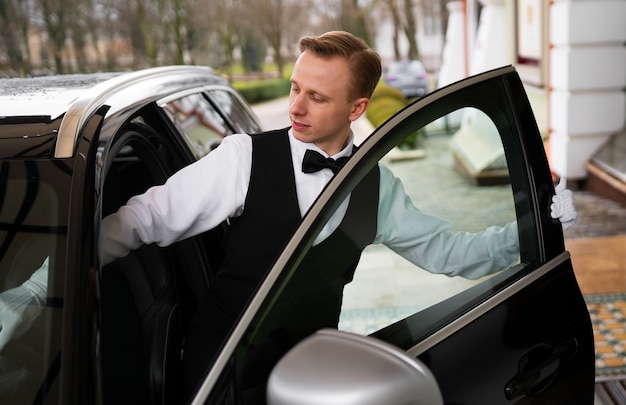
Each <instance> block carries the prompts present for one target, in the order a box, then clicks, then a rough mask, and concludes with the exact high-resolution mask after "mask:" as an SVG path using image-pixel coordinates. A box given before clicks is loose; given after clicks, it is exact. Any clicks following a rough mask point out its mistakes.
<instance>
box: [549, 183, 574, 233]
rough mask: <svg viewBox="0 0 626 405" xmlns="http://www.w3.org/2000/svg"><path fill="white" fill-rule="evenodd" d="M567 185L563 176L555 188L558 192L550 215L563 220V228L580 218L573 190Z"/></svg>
mask: <svg viewBox="0 0 626 405" xmlns="http://www.w3.org/2000/svg"><path fill="white" fill-rule="evenodd" d="M565 187H566V181H565V177H561V180H560V181H559V184H557V186H556V187H555V189H554V191H555V192H556V194H555V195H554V196H553V197H552V204H551V205H550V216H551V217H552V218H554V219H558V220H560V221H561V226H562V227H563V230H566V229H567V228H569V227H570V226H572V225H574V224H575V223H576V220H577V219H578V213H577V212H576V209H575V208H574V200H573V199H572V192H571V191H570V190H568V189H566V188H565Z"/></svg>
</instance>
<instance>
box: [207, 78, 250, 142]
mask: <svg viewBox="0 0 626 405" xmlns="http://www.w3.org/2000/svg"><path fill="white" fill-rule="evenodd" d="M206 95H207V97H208V99H209V100H210V101H211V102H212V103H213V105H214V106H215V108H216V109H219V110H220V111H222V112H223V113H224V116H225V117H226V119H228V120H229V121H230V123H231V125H232V127H233V131H234V132H236V133H243V134H253V133H256V132H260V131H261V127H260V125H259V124H258V122H257V119H256V117H254V115H253V114H252V112H251V111H250V109H249V108H248V107H247V106H246V104H245V103H244V101H243V100H242V99H241V97H240V96H239V95H238V94H236V93H235V92H234V91H232V90H231V89H211V90H208V91H207V92H206Z"/></svg>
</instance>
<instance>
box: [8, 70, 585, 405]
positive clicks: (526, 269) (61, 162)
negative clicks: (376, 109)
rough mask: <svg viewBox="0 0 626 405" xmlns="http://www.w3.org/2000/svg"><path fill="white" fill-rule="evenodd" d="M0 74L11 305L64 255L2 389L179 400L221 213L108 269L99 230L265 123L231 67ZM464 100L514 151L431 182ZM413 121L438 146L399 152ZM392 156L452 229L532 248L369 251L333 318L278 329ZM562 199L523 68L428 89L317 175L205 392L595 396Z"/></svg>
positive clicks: (360, 400)
mask: <svg viewBox="0 0 626 405" xmlns="http://www.w3.org/2000/svg"><path fill="white" fill-rule="evenodd" d="M0 89H2V95H0V291H1V292H2V293H0V299H2V295H1V294H3V293H5V292H7V291H11V290H12V289H13V288H15V287H17V286H19V285H20V284H21V283H23V282H24V280H26V279H28V278H29V277H30V275H31V274H32V273H33V272H34V271H36V270H37V269H38V268H39V267H40V266H42V263H44V262H45V263H47V265H48V269H49V271H48V283H47V294H46V296H47V297H46V299H45V305H44V306H43V308H42V311H41V313H40V315H39V316H38V317H37V319H36V320H35V321H34V323H33V324H32V325H31V326H30V328H29V329H28V330H26V331H24V332H23V334H21V335H20V336H16V337H15V338H14V339H13V340H12V341H11V342H9V343H8V344H7V346H6V347H5V348H4V349H3V350H2V352H0V403H7V404H8V403H23V404H26V403H46V404H64V405H65V404H87V403H105V404H107V403H111V404H121V403H132V404H138V403H150V404H165V403H168V404H180V403H182V402H183V399H182V396H181V385H182V381H181V375H182V371H181V370H182V368H181V357H182V356H183V355H184V353H182V347H183V342H184V339H185V335H186V333H187V326H188V322H189V318H190V316H191V314H192V313H193V311H194V309H195V307H196V305H197V303H198V301H199V300H201V299H202V297H203V295H204V292H205V291H206V289H207V287H208V286H209V285H210V283H211V279H212V275H213V274H214V271H215V269H216V268H217V266H218V265H219V261H220V258H221V238H222V235H223V232H227V224H224V226H220V227H217V228H216V229H213V230H210V231H207V232H206V233H204V234H202V235H199V236H197V237H194V238H190V239H187V240H184V241H181V242H178V243H176V244H174V245H172V246H169V247H158V246H155V245H146V246H142V247H141V248H139V249H137V250H136V251H133V252H131V254H129V255H128V256H127V257H125V258H123V259H120V260H118V261H116V262H113V263H111V264H109V265H107V266H106V267H105V268H101V267H100V265H99V258H98V246H97V235H98V229H99V224H100V221H101V220H102V218H103V217H104V216H106V215H108V214H109V213H111V212H114V211H115V210H116V209H117V208H118V207H119V206H120V205H122V204H124V203H125V202H126V201H127V200H128V198H130V197H131V196H132V195H135V194H138V193H141V192H143V191H145V190H146V189H147V188H148V187H150V186H152V185H154V184H160V183H163V182H164V181H165V180H166V179H167V178H168V176H170V175H171V174H172V173H174V172H175V171H177V170H179V169H180V168H182V167H184V166H185V165H188V164H189V163H191V162H193V161H195V160H197V159H199V158H201V157H202V156H204V155H205V154H207V153H210V151H211V150H212V149H213V148H214V147H216V146H217V145H219V142H220V140H221V139H222V138H223V137H224V136H228V135H229V134H232V133H235V132H246V133H251V132H258V131H260V130H261V128H260V125H259V123H258V120H257V118H256V117H255V116H254V114H253V113H252V112H251V110H250V108H249V107H248V106H247V105H246V103H245V102H244V101H243V100H242V99H241V97H239V96H238V94H237V93H236V92H234V91H233V89H232V88H231V87H230V86H229V84H228V83H227V82H226V81H225V80H223V79H221V78H220V77H218V76H216V75H214V74H213V73H212V72H211V71H210V70H209V69H206V68H201V67H194V66H177V67H164V68H155V69H148V70H144V71H138V72H134V73H126V74H98V75H85V76H80V75H79V76H61V77H45V78H33V79H9V80H1V81H0ZM458 113H463V114H471V115H472V117H473V121H474V122H480V125H478V126H477V128H480V131H479V132H478V133H477V134H475V136H477V137H479V138H480V137H487V138H488V139H489V143H490V145H493V143H494V141H496V144H497V145H499V149H498V148H496V149H497V150H498V151H499V152H498V153H497V158H496V159H495V160H496V161H497V162H496V163H497V167H498V172H499V175H500V176H502V171H503V170H505V171H506V174H507V177H508V182H506V183H505V184H498V185H494V186H490V187H475V186H473V185H468V182H467V181H466V180H464V178H463V177H462V176H459V177H458V179H457V180H454V181H450V180H445V181H444V180H442V179H441V178H439V177H437V173H441V172H442V171H445V170H452V171H454V170H455V169H454V163H453V159H452V151H451V148H452V146H451V145H452V144H453V143H454V142H453V140H454V136H453V132H454V131H456V130H457V129H454V130H451V129H450V128H449V127H448V126H447V125H442V124H441V123H442V122H443V121H445V120H444V119H443V118H445V116H447V115H449V114H458ZM416 131H420V132H421V133H422V136H427V137H428V141H429V142H431V144H432V145H434V146H433V148H434V149H433V151H434V150H436V153H435V152H432V153H431V152H429V154H428V155H427V157H426V158H425V160H406V159H398V160H397V159H392V158H390V156H391V155H392V154H391V153H390V151H392V150H393V149H394V147H395V146H396V145H398V144H400V143H402V141H403V140H404V139H405V138H406V137H408V136H412V135H413V134H414V133H415V132H416ZM424 134H426V135H424ZM451 141H452V142H451ZM425 163H428V165H425ZM377 164H384V165H385V166H387V167H388V168H389V169H390V170H391V171H392V172H393V173H394V174H395V175H396V176H397V177H398V178H399V179H401V180H402V182H403V184H404V185H405V189H406V192H407V193H408V194H409V195H410V197H411V199H412V200H413V202H414V203H415V205H416V206H418V207H419V208H420V209H422V210H423V211H425V212H429V213H432V214H433V215H436V216H439V217H442V218H444V219H446V220H447V221H449V222H450V224H451V226H452V227H453V228H454V229H455V230H457V231H459V232H463V231H468V232H475V231H478V230H481V229H485V228H486V227H489V226H498V225H503V224H505V223H508V222H512V221H516V222H517V226H518V235H519V245H520V257H519V261H518V262H517V263H516V264H515V265H514V266H512V267H509V268H502V269H501V271H499V272H497V273H495V274H492V275H489V276H485V277H482V278H479V279H477V280H465V279H461V278H459V277H447V276H442V275H432V274H430V273H428V272H426V271H424V270H422V269H419V268H416V267H415V266H413V265H411V264H408V262H406V261H404V260H403V259H402V258H400V257H399V256H396V255H391V254H390V252H389V251H388V250H386V248H384V247H382V246H370V247H368V248H366V250H365V251H364V252H363V255H362V257H361V261H360V264H359V267H358V268H357V270H356V272H355V275H354V279H353V280H352V282H351V283H350V284H348V286H347V287H346V288H345V290H344V297H343V304H342V309H341V314H340V316H339V321H338V324H337V328H336V329H323V330H320V331H316V332H314V333H310V334H306V336H302V339H301V340H300V341H299V342H296V343H295V344H288V345H285V344H284V342H283V340H281V336H282V332H281V331H282V328H283V326H284V325H304V326H306V325H308V324H309V323H310V322H311V320H310V319H303V318H302V317H301V316H298V313H294V311H291V312H289V311H285V308H288V307H289V305H288V303H289V302H290V301H289V300H292V299H295V298H294V297H293V296H292V294H291V293H292V292H293V289H292V286H293V285H294V284H297V283H299V282H300V281H301V280H300V276H301V275H300V274H299V264H300V262H301V260H302V259H303V257H305V255H306V252H307V251H308V250H309V249H310V248H311V246H312V244H313V241H314V240H315V238H316V236H317V234H318V233H319V231H320V230H321V229H322V227H323V226H324V224H325V223H326V222H327V221H328V219H329V218H330V217H331V216H332V214H333V212H334V211H335V210H336V209H337V208H338V207H339V206H340V204H341V202H342V201H344V200H345V198H346V197H347V196H349V195H350V194H351V192H352V190H354V189H355V187H356V186H357V185H358V184H359V183H360V182H361V181H362V180H363V179H364V178H365V175H366V173H368V172H370V170H371V169H372V168H373V167H374V166H375V165H377ZM494 165H495V163H494ZM426 182H431V183H430V184H428V183H426ZM198 187H202V185H201V184H199V185H198ZM425 190H428V192H425ZM553 194H554V187H553V184H552V177H551V174H550V170H549V167H548V163H547V159H546V156H545V152H544V149H543V143H542V138H541V136H540V134H539V131H538V128H537V125H536V123H535V119H534V116H533V113H532V110H531V108H530V105H529V103H528V100H527V98H526V95H525V92H524V89H523V86H522V84H521V82H520V79H519V77H518V75H517V73H516V72H515V70H514V69H513V68H512V67H505V68H501V69H497V70H494V71H490V72H486V73H483V74H480V75H477V76H474V77H471V78H468V79H466V80H463V81H461V82H458V83H454V84H452V85H450V86H448V87H445V88H443V89H439V90H437V91H435V92H433V93H430V94H428V95H427V96H426V97H423V98H421V99H419V100H417V101H416V102H414V103H413V104H411V105H409V106H408V107H406V108H405V109H404V110H403V111H401V112H399V113H398V114H397V115H396V116H394V117H392V118H391V119H390V120H389V121H388V122H387V123H385V124H384V125H382V126H381V127H380V128H378V129H377V130H376V131H374V133H373V134H372V135H370V136H369V137H368V138H367V139H365V140H364V141H363V142H362V143H361V145H360V147H359V149H358V151H357V152H356V153H355V155H354V156H353V157H352V158H351V159H350V160H349V161H348V163H347V164H346V166H345V167H344V168H343V169H342V170H340V171H339V172H338V174H337V175H336V176H335V177H334V178H333V179H332V180H331V181H330V183H329V184H328V186H327V187H326V188H325V189H324V191H323V192H322V194H321V195H320V197H319V198H318V200H317V201H316V203H315V204H314V205H313V206H312V207H311V209H310V210H309V212H308V213H307V214H306V215H305V217H304V218H303V222H302V224H301V226H300V227H299V228H298V230H297V231H296V233H295V234H294V235H293V237H292V238H291V240H290V241H289V243H288V244H287V246H286V247H285V249H284V250H283V252H282V253H281V254H280V256H279V257H278V259H277V261H276V262H275V264H274V265H273V267H272V269H270V270H269V272H268V274H267V276H266V279H265V281H264V283H263V284H262V285H261V287H260V288H259V289H258V291H257V292H256V294H255V295H254V296H253V297H251V300H250V303H249V305H248V306H247V308H246V311H245V313H244V314H243V315H242V316H241V317H240V319H239V320H238V322H237V324H236V325H235V326H234V328H233V330H232V332H231V334H230V335H229V337H228V338H227V340H226V341H224V342H223V346H222V350H221V351H220V354H219V355H218V357H217V358H216V359H215V361H214V362H213V363H212V364H207V372H206V378H205V380H204V382H203V384H202V386H201V387H199V389H198V391H197V393H196V397H195V399H194V400H193V403H196V404H200V403H209V404H240V403H253V404H256V403H265V402H267V403H270V404H294V403H298V404H314V403H315V404H320V403H324V404H343V405H345V404H381V403H384V404H396V403H397V404H400V403H429V404H437V403H446V404H481V405H482V404H507V403H511V404H513V403H515V404H530V403H545V404H548V403H550V404H552V403H557V404H592V403H593V392H594V346H593V336H592V328H591V322H590V319H589V314H588V312H587V308H586V305H585V302H584V300H583V297H582V294H581V292H580V290H579V288H578V285H577V282H576V278H575V275H574V272H573V268H572V262H571V259H570V255H569V253H568V252H567V251H566V250H565V247H564V241H563V233H562V229H561V225H560V223H558V221H555V220H553V219H551V217H550V213H549V206H550V202H551V197H552V195H553ZM217 198H219V197H217ZM459 201H463V203H459ZM471 201H478V202H479V203H478V204H471V203H470V202H471ZM477 207H478V208H477ZM355 223H356V224H358V223H359V221H356V222H355ZM337 253H338V255H339V256H340V255H341V252H337ZM46 260H47V261H46ZM307 282H312V283H315V282H319V281H316V280H315V279H308V281H307ZM285 303H287V304H285ZM0 316H2V313H1V312H0ZM411 401H412V402H411ZM419 401H422V402H419Z"/></svg>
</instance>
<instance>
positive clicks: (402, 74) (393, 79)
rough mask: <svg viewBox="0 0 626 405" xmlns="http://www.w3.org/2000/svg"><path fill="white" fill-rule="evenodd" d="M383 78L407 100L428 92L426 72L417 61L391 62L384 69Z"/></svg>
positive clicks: (428, 84) (428, 83) (428, 82)
mask: <svg viewBox="0 0 626 405" xmlns="http://www.w3.org/2000/svg"><path fill="white" fill-rule="evenodd" d="M383 78H384V80H385V83H387V84H388V85H389V86H391V87H395V88H396V89H398V90H400V91H401V92H402V94H403V95H404V96H405V97H407V98H415V97H417V98H419V97H423V96H425V95H426V94H427V93H428V92H429V91H430V80H429V78H428V72H426V68H425V67H424V65H423V64H422V62H420V61H419V60H400V61H394V62H391V63H389V64H388V65H387V66H386V67H385V70H384V72H383Z"/></svg>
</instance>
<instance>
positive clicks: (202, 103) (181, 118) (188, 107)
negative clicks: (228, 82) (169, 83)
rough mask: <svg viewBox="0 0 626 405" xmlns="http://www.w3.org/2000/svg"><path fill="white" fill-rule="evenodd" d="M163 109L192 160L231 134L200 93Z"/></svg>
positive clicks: (207, 151)
mask: <svg viewBox="0 0 626 405" xmlns="http://www.w3.org/2000/svg"><path fill="white" fill-rule="evenodd" d="M162 107H163V109H164V110H165V112H166V113H167V115H168V116H169V117H170V119H171V120H172V121H173V122H174V124H175V125H176V126H177V127H178V129H179V130H180V131H181V133H182V134H184V140H185V142H187V145H188V146H189V149H190V150H191V151H192V153H193V154H194V156H195V157H196V159H199V158H201V157H202V156H204V155H206V154H207V153H209V152H210V151H211V150H213V149H214V148H215V147H217V145H219V143H220V142H221V140H222V139H223V138H224V137H225V136H227V135H230V134H231V133H232V131H231V129H230V128H229V126H228V123H227V122H226V120H225V119H224V117H222V115H221V114H220V113H219V112H218V111H217V110H216V109H215V107H214V106H213V105H212V104H211V103H210V102H209V101H208V100H207V99H206V98H205V96H204V95H203V94H202V93H196V94H191V95H187V96H185V97H181V98H179V99H176V100H172V101H169V102H167V103H165V104H163V105H162Z"/></svg>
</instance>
